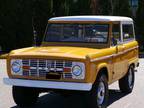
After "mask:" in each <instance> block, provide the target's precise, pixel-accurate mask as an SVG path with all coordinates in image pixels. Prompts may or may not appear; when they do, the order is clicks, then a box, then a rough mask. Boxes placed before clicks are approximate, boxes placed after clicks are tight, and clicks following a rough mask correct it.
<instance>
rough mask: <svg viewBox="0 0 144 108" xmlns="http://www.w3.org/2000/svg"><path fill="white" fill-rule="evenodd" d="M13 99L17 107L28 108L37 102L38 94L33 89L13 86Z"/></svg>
mask: <svg viewBox="0 0 144 108" xmlns="http://www.w3.org/2000/svg"><path fill="white" fill-rule="evenodd" d="M12 93H13V99H14V101H15V103H16V104H17V105H18V106H19V107H29V106H32V105H34V104H35V103H36V102H37V99H38V96H39V92H38V90H36V89H34V88H28V87H19V86H13V88H12Z"/></svg>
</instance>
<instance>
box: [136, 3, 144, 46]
mask: <svg viewBox="0 0 144 108" xmlns="http://www.w3.org/2000/svg"><path fill="white" fill-rule="evenodd" d="M138 6H139V7H138V9H137V14H136V34H137V39H138V41H139V44H140V46H143V47H144V45H143V44H144V38H143V36H144V30H143V29H144V0H139V2H138Z"/></svg>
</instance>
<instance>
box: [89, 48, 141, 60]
mask: <svg viewBox="0 0 144 108" xmlns="http://www.w3.org/2000/svg"><path fill="white" fill-rule="evenodd" d="M136 48H139V46H136V47H133V48H130V49H127V50H125V51H123V52H119V53H117V54H112V55H108V56H104V57H100V58H96V59H92V60H91V62H95V61H99V60H103V59H107V58H111V57H115V56H119V55H121V54H124V53H127V52H129V51H131V50H134V49H136Z"/></svg>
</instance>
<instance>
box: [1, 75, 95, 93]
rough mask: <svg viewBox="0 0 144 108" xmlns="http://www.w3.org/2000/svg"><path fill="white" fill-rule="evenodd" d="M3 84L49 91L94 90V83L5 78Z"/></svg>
mask: <svg viewBox="0 0 144 108" xmlns="http://www.w3.org/2000/svg"><path fill="white" fill-rule="evenodd" d="M3 82H4V84H6V85H14V86H23V87H35V88H47V89H63V90H78V91H79V90H80V91H90V90H91V88H92V83H76V82H56V81H38V80H25V79H10V78H3Z"/></svg>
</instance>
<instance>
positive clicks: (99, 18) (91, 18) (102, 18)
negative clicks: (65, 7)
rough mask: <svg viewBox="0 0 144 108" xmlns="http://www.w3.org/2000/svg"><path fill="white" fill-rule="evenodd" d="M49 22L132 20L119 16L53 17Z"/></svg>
mask: <svg viewBox="0 0 144 108" xmlns="http://www.w3.org/2000/svg"><path fill="white" fill-rule="evenodd" d="M49 21H130V22H132V21H133V20H132V19H131V18H129V17H121V16H65V17H54V18H51V19H50V20H49Z"/></svg>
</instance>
